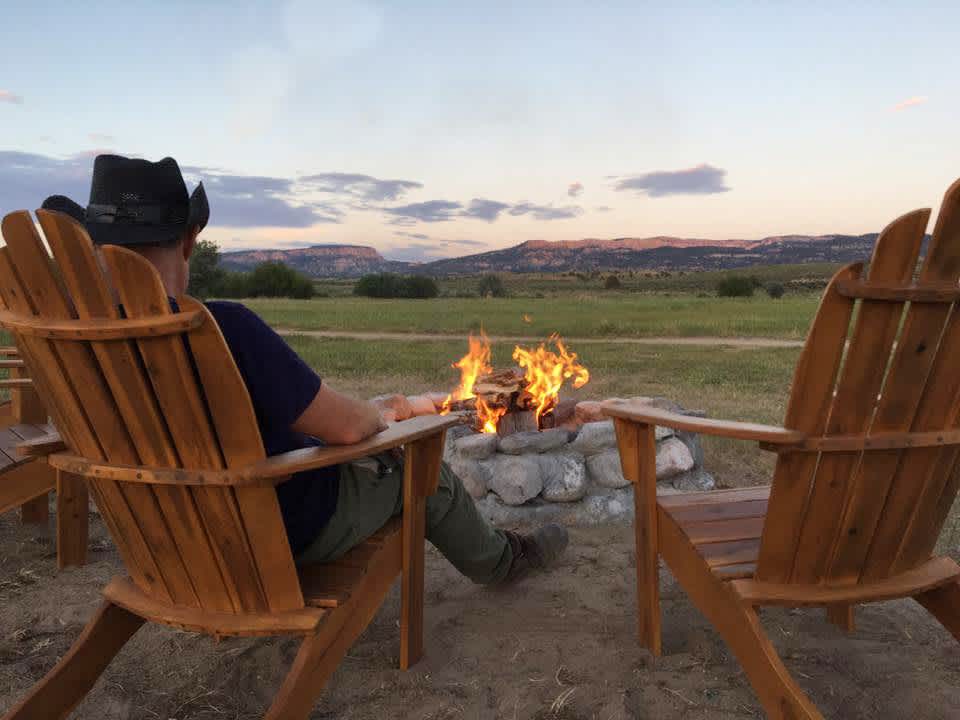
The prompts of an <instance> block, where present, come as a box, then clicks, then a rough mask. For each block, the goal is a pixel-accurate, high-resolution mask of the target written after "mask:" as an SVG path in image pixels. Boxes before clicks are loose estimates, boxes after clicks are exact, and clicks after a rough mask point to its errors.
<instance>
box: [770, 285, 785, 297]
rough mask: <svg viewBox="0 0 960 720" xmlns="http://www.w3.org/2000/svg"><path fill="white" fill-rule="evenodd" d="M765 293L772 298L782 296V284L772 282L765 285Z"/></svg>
mask: <svg viewBox="0 0 960 720" xmlns="http://www.w3.org/2000/svg"><path fill="white" fill-rule="evenodd" d="M767 295H769V296H770V297H772V298H773V299H774V300H777V299H778V298H782V297H783V285H782V284H781V283H778V282H772V283H769V284H768V285H767Z"/></svg>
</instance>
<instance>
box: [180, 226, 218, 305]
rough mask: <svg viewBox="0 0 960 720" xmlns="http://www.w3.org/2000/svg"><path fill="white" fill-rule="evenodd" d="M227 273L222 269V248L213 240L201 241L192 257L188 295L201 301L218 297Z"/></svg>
mask: <svg viewBox="0 0 960 720" xmlns="http://www.w3.org/2000/svg"><path fill="white" fill-rule="evenodd" d="M226 274H227V273H226V271H225V270H224V269H223V268H222V267H220V248H219V247H218V246H217V244H216V243H215V242H213V241H212V240H200V241H199V242H198V243H197V245H196V247H194V249H193V254H192V255H191V256H190V284H189V286H188V287H187V293H189V294H190V295H193V296H194V297H197V298H200V299H201V300H203V299H206V298H208V297H210V296H212V295H217V294H218V293H219V292H220V290H221V286H222V285H223V281H224V278H225V277H226Z"/></svg>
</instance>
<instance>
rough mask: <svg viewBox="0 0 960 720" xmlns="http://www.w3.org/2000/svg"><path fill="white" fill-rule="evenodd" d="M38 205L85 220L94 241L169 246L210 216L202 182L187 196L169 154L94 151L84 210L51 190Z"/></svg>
mask: <svg viewBox="0 0 960 720" xmlns="http://www.w3.org/2000/svg"><path fill="white" fill-rule="evenodd" d="M42 207H43V209H44V210H57V211H59V212H63V213H66V214H67V215H69V216H70V217H72V218H74V219H75V220H78V221H79V222H81V223H83V225H84V226H85V227H86V228H87V232H88V233H90V238H91V239H92V240H93V242H95V243H96V244H98V245H168V244H172V243H175V242H176V241H177V240H179V239H180V238H181V237H183V233H184V231H185V230H186V229H187V228H189V227H193V226H197V227H199V228H200V229H201V230H202V229H203V228H204V227H205V226H206V224H207V220H208V219H209V218H210V206H209V205H208V204H207V193H206V191H204V189H203V183H200V184H199V185H197V187H196V189H195V190H194V191H193V194H192V195H189V196H188V195H187V185H186V183H185V182H184V181H183V174H182V173H181V172H180V166H179V165H177V161H176V160H174V159H173V158H169V157H167V158H164V159H163V160H161V161H159V162H150V161H149V160H138V159H135V158H125V157H121V156H119V155H98V156H97V158H96V159H95V160H94V161H93V179H92V181H91V183H90V204H89V205H87V207H86V209H84V208H83V207H81V206H80V205H79V204H77V203H75V202H74V201H73V200H71V199H70V198H68V197H64V196H63V195H51V196H50V197H48V198H47V199H46V200H44V201H43V206H42Z"/></svg>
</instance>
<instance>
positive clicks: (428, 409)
mask: <svg viewBox="0 0 960 720" xmlns="http://www.w3.org/2000/svg"><path fill="white" fill-rule="evenodd" d="M407 402H408V403H410V411H411V412H412V413H413V415H414V417H417V416H420V415H436V414H437V408H436V406H435V405H434V404H433V400H431V399H430V398H428V397H427V396H426V395H407Z"/></svg>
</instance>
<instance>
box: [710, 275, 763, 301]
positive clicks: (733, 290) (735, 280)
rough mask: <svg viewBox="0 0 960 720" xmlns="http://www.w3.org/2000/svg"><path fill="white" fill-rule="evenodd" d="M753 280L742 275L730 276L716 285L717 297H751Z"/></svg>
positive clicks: (753, 287)
mask: <svg viewBox="0 0 960 720" xmlns="http://www.w3.org/2000/svg"><path fill="white" fill-rule="evenodd" d="M754 289H755V286H754V284H753V280H752V279H751V278H748V277H743V276H742V275H730V276H729V277H725V278H724V279H723V280H721V281H720V282H718V283H717V296H718V297H752V296H753V291H754Z"/></svg>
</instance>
